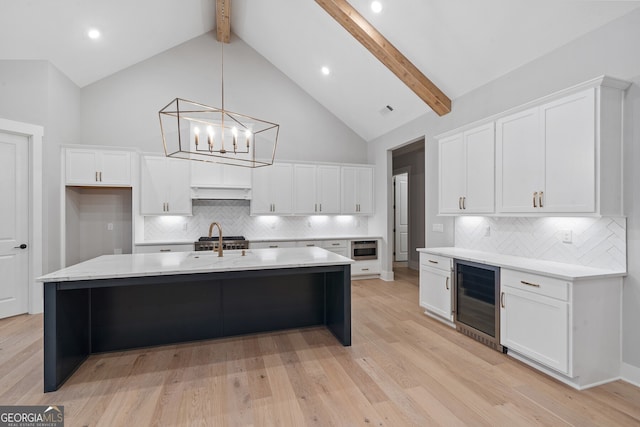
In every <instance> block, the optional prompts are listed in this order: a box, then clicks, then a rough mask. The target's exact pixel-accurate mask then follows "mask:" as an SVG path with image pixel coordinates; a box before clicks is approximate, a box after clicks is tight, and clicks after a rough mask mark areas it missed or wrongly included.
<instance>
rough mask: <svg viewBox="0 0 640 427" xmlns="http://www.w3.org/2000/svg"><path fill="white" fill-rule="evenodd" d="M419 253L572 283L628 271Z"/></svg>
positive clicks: (451, 251)
mask: <svg viewBox="0 0 640 427" xmlns="http://www.w3.org/2000/svg"><path fill="white" fill-rule="evenodd" d="M417 251H418V252H423V253H427V254H433V255H441V256H446V257H450V258H455V259H460V260H465V261H474V262H479V263H482V264H489V265H494V266H497V267H502V268H510V269H513V270H519V271H524V272H528V273H533V274H540V275H543V276H549V277H556V278H558V279H563V280H571V281H573V280H580V279H594V278H607V277H622V276H626V275H627V273H626V271H620V270H606V269H601V268H593V267H586V266H583V265H574V264H565V263H561V262H553V261H544V260H539V259H532V258H524V257H518V256H512V255H502V254H496V253H491V252H483V251H476V250H471V249H463V248H452V247H445V248H419V249H417Z"/></svg>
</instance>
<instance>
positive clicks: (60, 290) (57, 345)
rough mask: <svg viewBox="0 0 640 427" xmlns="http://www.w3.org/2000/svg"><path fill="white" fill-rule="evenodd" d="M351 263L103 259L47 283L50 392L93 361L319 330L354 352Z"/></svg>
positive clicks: (289, 252) (318, 252)
mask: <svg viewBox="0 0 640 427" xmlns="http://www.w3.org/2000/svg"><path fill="white" fill-rule="evenodd" d="M243 252H244V254H243ZM351 263H353V261H352V260H351V259H349V258H346V257H343V256H340V255H337V254H335V253H332V252H329V251H327V250H325V249H321V248H316V247H311V248H282V249H253V250H246V251H227V252H225V254H224V257H221V258H220V257H218V256H217V253H215V252H175V253H154V254H133V255H104V256H101V257H98V258H94V259H92V260H89V261H85V262H82V263H80V264H76V265H74V266H71V267H67V268H64V269H62V270H59V271H57V272H54V273H51V274H47V275H45V276H42V277H40V278H39V279H38V280H39V281H41V282H44V391H45V392H50V391H55V390H57V389H58V387H59V386H60V385H62V383H63V382H64V381H65V380H66V379H67V378H69V377H70V376H71V375H72V374H73V372H74V371H75V370H76V369H77V368H78V367H79V366H80V365H81V364H82V363H83V361H84V360H85V359H86V358H87V357H88V356H89V355H90V354H93V353H101V352H108V351H118V350H126V349H132V348H138V347H146V346H155V345H163V344H172V343H179V342H186V341H195V340H204V339H213V338H219V337H226V336H233V335H241V334H248V333H257V332H265V331H273V330H279V329H289V328H299V327H306V326H313V325H326V327H327V328H328V329H329V330H330V331H331V332H332V333H333V335H335V337H336V338H337V339H338V340H339V341H340V342H341V343H342V344H343V345H345V346H349V345H351V278H350V277H351V276H350V268H351Z"/></svg>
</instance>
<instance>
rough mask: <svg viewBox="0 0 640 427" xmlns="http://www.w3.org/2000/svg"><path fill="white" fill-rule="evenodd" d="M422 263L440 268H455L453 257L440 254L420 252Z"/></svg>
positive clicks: (448, 269)
mask: <svg viewBox="0 0 640 427" xmlns="http://www.w3.org/2000/svg"><path fill="white" fill-rule="evenodd" d="M420 264H421V265H424V266H425V267H431V268H437V269H438V270H447V271H450V270H451V269H452V268H453V259H452V258H448V257H444V256H440V255H432V254H425V253H424V252H421V253H420Z"/></svg>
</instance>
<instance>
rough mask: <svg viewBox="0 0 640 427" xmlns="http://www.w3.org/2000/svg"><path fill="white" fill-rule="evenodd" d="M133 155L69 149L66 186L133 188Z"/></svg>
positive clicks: (129, 153)
mask: <svg viewBox="0 0 640 427" xmlns="http://www.w3.org/2000/svg"><path fill="white" fill-rule="evenodd" d="M131 162H132V153H131V152H128V151H116V150H94V149H84V148H67V149H66V150H65V169H66V170H65V183H66V185H87V186H111V187H131V184H132V179H131V176H132V167H131Z"/></svg>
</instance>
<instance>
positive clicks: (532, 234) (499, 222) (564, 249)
mask: <svg viewBox="0 0 640 427" xmlns="http://www.w3.org/2000/svg"><path fill="white" fill-rule="evenodd" d="M487 227H489V228H490V230H491V231H490V234H489V236H487V235H486V230H487ZM626 228H627V222H626V218H619V217H606V218H605V217H603V218H586V217H575V218H574V217H571V218H569V217H546V218H528V217H518V218H497V217H458V218H456V222H455V246H456V247H459V248H466V249H475V250H481V251H486V252H493V253H499V254H505V255H515V256H521V257H527V258H535V259H543V260H548V261H557V262H565V263H568V264H578V265H588V266H592V267H597V268H607V269H616V270H620V269H621V270H626V264H627V245H626V241H627V240H626ZM563 230H571V237H572V242H571V243H564V242H563V241H562V239H563V233H562V231H563Z"/></svg>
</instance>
